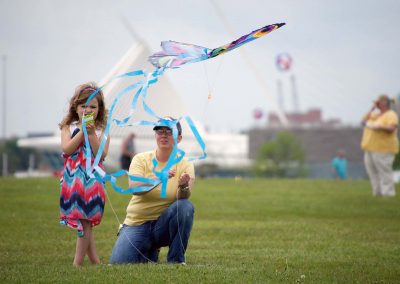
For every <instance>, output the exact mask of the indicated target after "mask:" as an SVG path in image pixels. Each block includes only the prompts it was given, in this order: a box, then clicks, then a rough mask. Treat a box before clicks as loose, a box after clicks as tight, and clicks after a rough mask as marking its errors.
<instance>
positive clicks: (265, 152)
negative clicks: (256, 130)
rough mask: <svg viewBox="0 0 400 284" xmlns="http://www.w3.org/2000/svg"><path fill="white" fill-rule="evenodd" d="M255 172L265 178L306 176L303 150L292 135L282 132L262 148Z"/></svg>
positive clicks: (255, 165)
mask: <svg viewBox="0 0 400 284" xmlns="http://www.w3.org/2000/svg"><path fill="white" fill-rule="evenodd" d="M254 171H255V173H256V175H257V176H264V177H302V176H305V175H306V170H305V166H304V151H303V148H302V147H301V145H300V143H299V142H298V141H297V139H296V137H295V136H294V135H293V134H292V133H290V132H288V131H283V132H280V133H278V135H277V136H276V138H275V139H274V140H273V141H271V142H268V143H265V144H264V145H262V146H261V148H260V150H259V152H258V155H257V159H256V161H255V163H254Z"/></svg>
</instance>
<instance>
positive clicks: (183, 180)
mask: <svg viewBox="0 0 400 284" xmlns="http://www.w3.org/2000/svg"><path fill="white" fill-rule="evenodd" d="M189 181H190V175H189V174H188V173H183V174H182V175H181V176H180V178H179V182H178V184H179V187H180V188H182V187H187V186H188V185H189Z"/></svg>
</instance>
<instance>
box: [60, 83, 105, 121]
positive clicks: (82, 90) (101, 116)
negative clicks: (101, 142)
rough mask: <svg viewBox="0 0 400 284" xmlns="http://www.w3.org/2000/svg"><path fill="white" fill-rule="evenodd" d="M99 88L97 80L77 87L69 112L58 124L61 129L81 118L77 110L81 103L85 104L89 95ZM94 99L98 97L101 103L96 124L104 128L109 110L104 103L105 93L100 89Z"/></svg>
mask: <svg viewBox="0 0 400 284" xmlns="http://www.w3.org/2000/svg"><path fill="white" fill-rule="evenodd" d="M97 89H98V87H97V85H96V83H95V82H89V83H86V84H82V85H80V86H78V87H77V88H76V89H75V94H74V95H73V96H72V98H71V100H70V101H69V109H68V113H67V114H66V115H65V116H64V118H63V120H62V121H61V122H60V123H59V124H58V126H59V127H60V129H62V128H63V127H64V126H66V125H70V124H71V123H72V122H74V121H78V120H79V116H78V114H77V112H76V110H77V109H78V106H79V105H82V104H85V103H86V101H87V99H88V98H89V96H90V95H91V94H92V93H94V92H95V91H96V90H97ZM93 99H97V102H98V104H99V111H98V113H97V117H96V121H95V125H96V127H97V128H100V129H104V128H105V126H106V123H107V110H106V107H105V103H104V95H103V92H102V91H101V90H100V91H98V93H97V94H96V95H95V96H94V97H93Z"/></svg>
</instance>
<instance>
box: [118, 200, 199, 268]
mask: <svg viewBox="0 0 400 284" xmlns="http://www.w3.org/2000/svg"><path fill="white" fill-rule="evenodd" d="M193 216H194V207H193V205H192V203H191V202H190V201H189V200H187V199H180V200H177V201H175V202H174V203H172V204H171V205H170V206H169V207H168V209H167V210H165V211H164V213H163V214H161V216H160V217H159V218H158V219H157V220H154V221H148V222H146V223H144V224H142V225H138V226H128V225H125V224H124V225H123V227H122V228H121V230H120V232H119V236H118V239H117V242H116V243H115V245H114V248H113V251H112V254H111V258H110V263H111V264H117V263H140V262H148V261H153V262H157V260H158V253H159V251H160V248H161V247H165V246H169V250H168V255H167V261H168V262H172V263H181V262H185V252H186V248H187V245H188V242H189V236H190V232H191V230H192V226H193ZM178 225H179V227H178Z"/></svg>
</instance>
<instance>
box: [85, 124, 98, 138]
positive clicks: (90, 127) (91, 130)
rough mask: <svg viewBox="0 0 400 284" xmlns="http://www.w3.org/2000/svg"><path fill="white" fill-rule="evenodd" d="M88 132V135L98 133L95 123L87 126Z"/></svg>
mask: <svg viewBox="0 0 400 284" xmlns="http://www.w3.org/2000/svg"><path fill="white" fill-rule="evenodd" d="M86 131H87V133H88V135H91V134H94V133H96V127H95V125H94V123H89V124H86Z"/></svg>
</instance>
